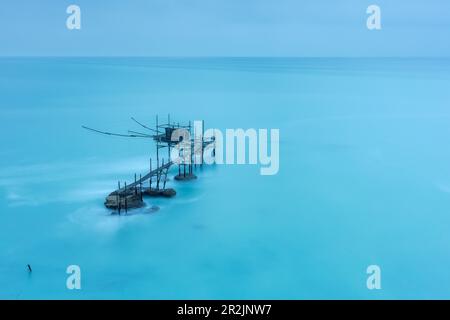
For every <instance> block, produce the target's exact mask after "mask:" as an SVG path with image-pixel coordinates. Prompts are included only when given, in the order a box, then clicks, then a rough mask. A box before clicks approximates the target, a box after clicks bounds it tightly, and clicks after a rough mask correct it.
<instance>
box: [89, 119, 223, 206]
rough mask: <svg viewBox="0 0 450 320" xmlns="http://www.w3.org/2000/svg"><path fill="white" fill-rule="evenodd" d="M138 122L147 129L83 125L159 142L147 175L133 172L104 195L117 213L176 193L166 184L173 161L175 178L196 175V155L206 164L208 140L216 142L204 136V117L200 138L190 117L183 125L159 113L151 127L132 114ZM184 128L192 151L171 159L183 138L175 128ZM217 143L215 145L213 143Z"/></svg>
mask: <svg viewBox="0 0 450 320" xmlns="http://www.w3.org/2000/svg"><path fill="white" fill-rule="evenodd" d="M131 120H133V121H134V122H135V123H137V124H138V125H139V126H141V127H142V128H144V129H145V130H146V132H138V131H132V130H128V133H127V134H120V133H112V132H108V131H101V130H97V129H93V128H90V127H86V126H82V128H84V129H86V130H89V131H91V132H95V133H99V134H104V135H110V136H118V137H126V138H144V139H152V140H153V141H154V142H155V144H156V166H154V164H153V162H152V159H151V158H150V162H149V164H150V165H149V171H148V172H147V173H146V174H144V175H142V174H141V175H139V178H138V177H137V174H134V182H131V183H128V184H127V183H126V182H125V183H124V184H123V185H121V183H120V181H119V182H118V183H117V189H116V190H114V191H113V192H111V193H110V194H109V195H108V196H107V197H106V199H105V206H106V207H107V208H109V209H114V210H116V211H117V213H119V214H120V213H121V211H124V212H125V213H127V212H128V210H129V209H132V208H139V207H142V206H144V201H143V197H144V196H150V197H173V196H175V195H176V191H175V190H174V189H173V188H166V183H167V181H168V177H167V175H168V173H169V170H170V168H171V167H172V166H173V165H177V166H178V175H176V176H175V180H178V181H185V180H192V179H196V178H197V176H196V175H195V174H194V168H196V167H197V161H196V158H198V156H200V158H201V160H200V164H199V165H200V166H203V162H204V159H203V150H204V148H205V147H206V146H208V145H209V144H213V143H214V144H215V139H214V137H212V138H209V139H204V138H203V136H204V135H203V134H204V132H203V131H204V121H202V133H201V137H200V139H201V140H200V141H198V138H197V137H195V136H193V135H192V130H193V127H192V123H191V121H189V123H188V124H187V125H180V123H175V122H171V120H170V115H168V116H167V123H162V124H161V123H159V119H158V116H156V123H155V127H154V128H151V127H150V126H147V125H145V124H143V123H141V122H139V121H137V120H136V119H135V118H133V117H132V118H131ZM179 129H182V130H185V132H187V133H189V135H188V136H189V139H190V146H191V150H190V152H186V150H183V151H182V153H183V154H179V157H178V160H177V161H176V163H175V162H174V161H172V160H171V151H172V149H173V148H174V147H175V146H176V145H177V144H179V143H180V142H183V141H182V140H180V139H178V140H175V139H173V134H174V132H175V130H179ZM195 145H197V146H198V145H200V146H201V148H200V149H199V150H195V148H194V146H195ZM214 147H215V146H214ZM164 148H167V154H168V158H167V159H166V160H165V159H164V158H161V159H160V150H161V149H164ZM213 154H215V149H213Z"/></svg>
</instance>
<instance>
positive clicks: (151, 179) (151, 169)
mask: <svg viewBox="0 0 450 320" xmlns="http://www.w3.org/2000/svg"><path fill="white" fill-rule="evenodd" d="M150 172H152V158H150ZM151 189H152V175H151V173H150V190H151Z"/></svg>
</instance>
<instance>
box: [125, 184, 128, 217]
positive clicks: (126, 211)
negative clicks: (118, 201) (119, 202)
mask: <svg viewBox="0 0 450 320" xmlns="http://www.w3.org/2000/svg"><path fill="white" fill-rule="evenodd" d="M125 213H128V203H127V183H126V182H125Z"/></svg>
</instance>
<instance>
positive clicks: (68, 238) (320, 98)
mask: <svg viewBox="0 0 450 320" xmlns="http://www.w3.org/2000/svg"><path fill="white" fill-rule="evenodd" d="M449 88H450V60H426V59H276V58H273V59H265V58H258V59H251V58H246V59H244V58H242V59H238V58H234V59H232V58H229V59H220V58H212V59H200V58H199V59H163V58H149V59H145V58H139V59H138V58H135V59H131V58H129V59H128V58H110V59H106V58H72V59H69V58H67V59H64V58H28V59H25V58H24V59H21V58H2V59H0V119H1V127H0V145H1V149H0V298H8V299H28V298H58V299H59V298H63V299H72V298H74V299H78V298H126V299H128V298H137V299H141V298H150V299H152V298H159V299H165V298H176V299H178V298H182V299H200V298H202V299H216V298H235V299H247V298H254V299H259V298H268V299H269V298H270V299H272V298H273V299H278V298H286V299H303V298H325V299H331V298H338V299H345V298H357V299H359V298H369V299H370V298H388V299H390V298H450V272H449V270H450V254H449V246H450V245H449V243H450V106H449V101H450V90H449ZM169 112H170V114H171V116H172V119H173V120H175V121H180V122H183V121H186V120H197V119H198V120H200V119H204V120H205V123H206V127H209V128H220V129H225V128H244V129H246V128H279V129H280V137H281V138H280V140H281V141H280V171H279V173H278V174H277V175H275V176H261V175H260V174H259V167H258V166H250V165H248V166H238V165H235V166H231V165H216V166H211V167H207V166H205V167H203V169H201V170H197V172H196V173H197V175H198V177H199V178H198V179H197V180H196V181H193V182H186V183H180V182H176V181H174V180H173V179H171V181H170V182H169V185H170V186H171V187H174V188H175V189H176V190H177V192H178V194H177V196H176V197H175V198H174V199H147V200H146V203H147V208H144V209H140V210H136V211H133V212H131V213H130V215H128V216H111V215H110V211H109V210H107V209H105V208H104V207H103V201H104V197H105V196H106V195H107V194H108V193H109V192H110V191H112V190H113V189H114V188H115V187H116V185H117V181H118V180H119V179H120V180H121V181H129V182H130V181H132V180H133V179H134V177H133V176H134V173H137V174H139V173H144V172H145V171H146V170H148V161H149V158H150V157H151V156H153V157H155V152H156V151H155V147H154V145H153V143H152V142H150V141H148V140H145V139H126V138H118V137H108V136H102V135H98V134H93V133H90V132H87V131H85V130H83V129H82V128H81V125H87V126H91V127H95V128H98V129H105V130H110V131H115V132H124V133H126V132H127V130H128V129H131V130H138V131H139V130H140V128H139V126H137V125H136V124H135V123H134V122H133V121H131V120H130V117H136V118H137V119H139V120H140V121H143V122H146V123H147V124H153V123H154V119H155V115H156V114H159V115H160V117H161V118H165V117H166V115H167V113H169ZM175 174H176V170H173V171H172V173H171V177H173V176H174V175H175ZM151 205H157V206H159V207H160V210H159V211H158V212H156V213H152V214H150V213H148V207H149V206H151ZM27 264H31V266H32V268H33V272H32V273H31V274H29V273H28V272H27V269H26V265H27ZM71 264H76V265H79V266H80V267H81V271H82V289H81V290H78V291H77V290H68V289H67V288H66V278H67V276H68V275H67V274H66V268H67V266H68V265H71ZM371 264H376V265H379V266H380V267H381V270H382V290H373V291H371V290H368V289H367V287H366V279H367V274H366V268H367V266H369V265H371Z"/></svg>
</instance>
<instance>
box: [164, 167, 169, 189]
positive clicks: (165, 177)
mask: <svg viewBox="0 0 450 320" xmlns="http://www.w3.org/2000/svg"><path fill="white" fill-rule="evenodd" d="M168 170H169V169H168V168H167V169H166V174H165V175H164V186H163V190H166V181H167V171H168Z"/></svg>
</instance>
